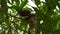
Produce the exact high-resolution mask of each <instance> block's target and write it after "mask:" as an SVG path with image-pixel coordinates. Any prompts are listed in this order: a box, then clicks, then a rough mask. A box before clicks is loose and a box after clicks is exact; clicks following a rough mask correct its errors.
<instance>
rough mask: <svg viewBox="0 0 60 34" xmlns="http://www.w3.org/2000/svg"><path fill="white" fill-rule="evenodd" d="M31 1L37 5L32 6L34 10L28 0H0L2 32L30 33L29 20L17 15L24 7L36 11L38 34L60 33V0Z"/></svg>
mask: <svg viewBox="0 0 60 34" xmlns="http://www.w3.org/2000/svg"><path fill="white" fill-rule="evenodd" d="M31 1H32V2H34V3H35V5H36V6H37V7H32V6H31V7H32V8H33V9H34V10H32V9H31V8H29V7H27V5H28V4H27V3H28V0H4V1H3V0H0V34H20V33H21V32H23V34H26V33H27V34H30V32H29V25H28V23H27V21H25V20H21V16H19V15H17V13H18V11H19V10H22V9H26V10H30V11H31V12H33V11H35V12H36V17H37V24H36V34H40V33H41V34H59V33H60V0H45V2H43V1H40V0H31ZM29 6H30V5H29ZM41 20H42V21H43V22H42V23H41Z"/></svg>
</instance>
